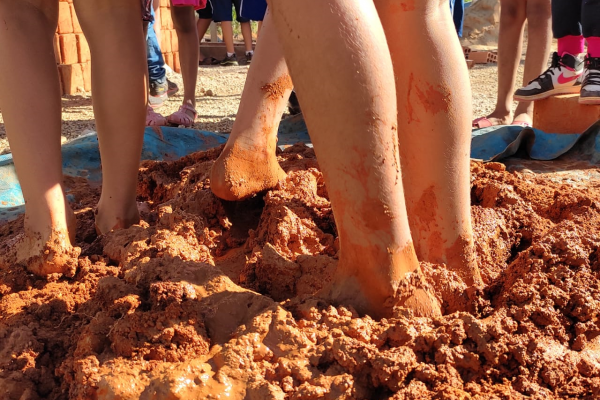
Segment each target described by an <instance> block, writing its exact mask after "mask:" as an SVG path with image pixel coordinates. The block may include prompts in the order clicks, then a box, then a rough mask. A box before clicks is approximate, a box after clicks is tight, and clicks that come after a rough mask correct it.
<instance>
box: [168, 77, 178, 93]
mask: <svg viewBox="0 0 600 400" xmlns="http://www.w3.org/2000/svg"><path fill="white" fill-rule="evenodd" d="M167 85H168V89H167V96H169V97H172V96H173V95H174V94H175V93H177V92H179V86H177V84H176V83H175V82H171V81H170V80H168V79H167Z"/></svg>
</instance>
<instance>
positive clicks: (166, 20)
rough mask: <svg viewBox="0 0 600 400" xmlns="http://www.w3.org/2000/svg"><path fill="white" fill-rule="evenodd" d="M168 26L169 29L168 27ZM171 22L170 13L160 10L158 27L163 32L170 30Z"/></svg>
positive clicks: (166, 10)
mask: <svg viewBox="0 0 600 400" xmlns="http://www.w3.org/2000/svg"><path fill="white" fill-rule="evenodd" d="M169 24H170V25H171V27H169ZM172 24H173V21H171V12H170V11H169V10H168V9H166V8H163V9H161V10H160V26H161V28H162V29H163V30H167V29H171V28H172Z"/></svg>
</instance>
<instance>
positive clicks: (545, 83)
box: [514, 53, 583, 101]
mask: <svg viewBox="0 0 600 400" xmlns="http://www.w3.org/2000/svg"><path fill="white" fill-rule="evenodd" d="M582 74H583V61H582V60H581V59H580V58H579V57H576V56H574V55H571V54H569V53H565V54H564V55H563V56H562V57H559V56H558V53H554V54H553V55H552V63H551V64H550V68H548V69H547V70H546V71H545V72H544V73H542V74H541V75H540V76H538V77H537V78H535V79H534V80H532V81H531V82H529V84H528V85H527V86H525V87H522V88H520V89H518V90H517V91H516V92H515V96H514V99H515V100H516V101H532V100H541V99H545V98H547V97H550V96H555V95H558V94H570V93H579V90H580V89H581V82H580V80H579V79H578V78H579V77H580V76H581V75H582Z"/></svg>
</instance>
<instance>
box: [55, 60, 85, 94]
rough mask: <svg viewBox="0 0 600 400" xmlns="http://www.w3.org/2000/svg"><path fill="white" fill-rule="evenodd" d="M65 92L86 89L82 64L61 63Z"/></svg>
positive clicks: (79, 91) (69, 92) (71, 92)
mask: <svg viewBox="0 0 600 400" xmlns="http://www.w3.org/2000/svg"><path fill="white" fill-rule="evenodd" d="M58 69H59V71H60V76H61V78H62V83H63V88H64V93H65V94H71V95H72V94H77V93H81V92H83V91H84V90H85V82H84V79H83V68H82V67H81V64H71V65H64V64H63V65H59V67H58Z"/></svg>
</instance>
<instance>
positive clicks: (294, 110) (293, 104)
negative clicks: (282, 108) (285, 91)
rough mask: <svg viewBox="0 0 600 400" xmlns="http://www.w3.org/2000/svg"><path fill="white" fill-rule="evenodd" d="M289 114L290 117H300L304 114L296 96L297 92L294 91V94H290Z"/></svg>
mask: <svg viewBox="0 0 600 400" xmlns="http://www.w3.org/2000/svg"><path fill="white" fill-rule="evenodd" d="M288 112H289V113H290V115H298V114H301V113H302V109H301V108H300V102H299V101H298V96H296V91H295V90H292V94H290V100H289V102H288Z"/></svg>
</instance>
